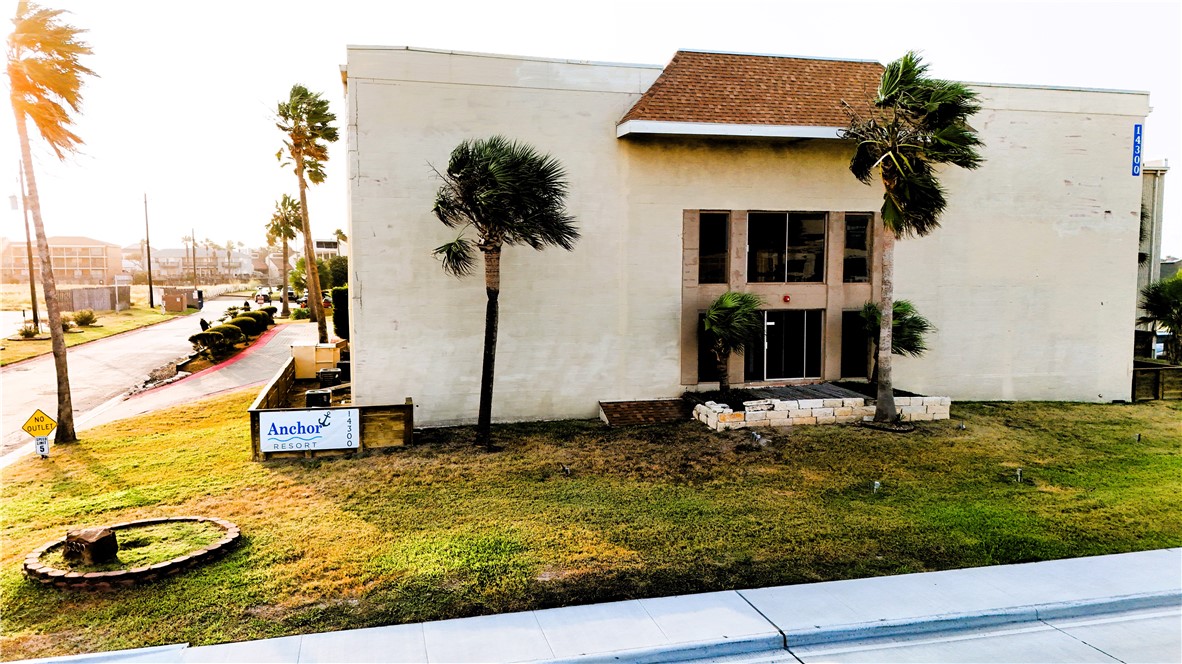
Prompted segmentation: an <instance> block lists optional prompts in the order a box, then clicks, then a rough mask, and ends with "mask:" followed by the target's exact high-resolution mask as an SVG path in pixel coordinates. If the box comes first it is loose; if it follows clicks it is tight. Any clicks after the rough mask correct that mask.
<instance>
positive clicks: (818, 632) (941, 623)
mask: <svg viewBox="0 0 1182 664" xmlns="http://www.w3.org/2000/svg"><path fill="white" fill-rule="evenodd" d="M1180 605H1182V591H1180V590H1167V591H1162V592H1153V593H1139V594H1136V595H1122V596H1118V597H1103V598H1097V599H1085V600H1075V601H1065V602H1050V603H1047V604H1033V605H1029V606H1014V607H1006V608H1000V609H992V610H984V611H970V612H967V613H950V614H942V615H935V616H923V617H919V618H908V619H904V620H884V621H880V622H872V623H855V624H852V625H837V626H833V627H828V628H823V629H815V630H807V631H804V630H797V631H790V632H785V633H784V637H785V639H786V641H787V644H788V648H789V649H791V648H794V647H801V646H814V645H822V644H829V643H839V642H843V641H859V640H862V639H878V638H884V637H898V636H916V635H922V634H930V633H933V632H959V631H965V630H973V629H983V628H988V627H996V626H998V625H1007V624H1011V623H1020V622H1035V621H1038V620H1053V619H1063V618H1079V617H1084V616H1095V615H1101V614H1106V613H1119V612H1124V611H1135V610H1139V609H1155V608H1165V607H1173V606H1180Z"/></svg>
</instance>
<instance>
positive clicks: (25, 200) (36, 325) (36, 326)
mask: <svg viewBox="0 0 1182 664" xmlns="http://www.w3.org/2000/svg"><path fill="white" fill-rule="evenodd" d="M20 175H21V210H23V211H24V215H25V251H26V253H27V255H28V259H29V300H30V301H32V303H33V331H34V332H38V333H39V332H41V314H39V313H38V312H37V285H36V282H35V281H34V280H33V238H32V236H30V235H29V197H28V196H27V195H25V164H24V162H23V161H22V162H21V164H20Z"/></svg>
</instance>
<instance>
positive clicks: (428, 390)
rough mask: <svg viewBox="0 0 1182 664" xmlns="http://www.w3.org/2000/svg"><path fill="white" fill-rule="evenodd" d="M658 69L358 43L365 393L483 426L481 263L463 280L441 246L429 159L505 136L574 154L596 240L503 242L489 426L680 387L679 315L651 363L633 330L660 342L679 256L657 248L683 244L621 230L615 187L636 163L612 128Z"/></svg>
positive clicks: (355, 142) (359, 355)
mask: <svg viewBox="0 0 1182 664" xmlns="http://www.w3.org/2000/svg"><path fill="white" fill-rule="evenodd" d="M659 73H660V68H659V67H638V66H605V65H595V64H586V63H572V62H562V61H538V60H527V59H518V58H509V57H488V56H473V55H464V54H447V53H437V52H423V51H408V50H405V49H381V48H375V49H361V48H351V49H350V50H349V63H348V96H349V123H350V137H351V142H350V146H349V149H350V161H351V164H350V166H351V174H350V177H351V179H352V186H351V196H350V205H351V230H350V232H349V237H350V238H351V240H352V243H353V246H352V250H353V258H352V261H351V262H352V263H353V265H355V266H356V268H355V273H354V276H353V278H354V281H352V282H351V284H350V297H351V303H350V304H351V307H352V309H351V313H352V315H351V318H352V324H353V330H352V332H351V339H352V344H353V348H354V352H353V355H352V357H353V358H354V359H353V362H352V370H353V386H354V387H353V394H354V397H355V400H356V401H357V402H358V403H359V404H374V403H389V402H391V401H395V402H399V403H400V402H401V401H402V399H403V398H404V397H407V396H410V397H413V398H414V400H415V402H416V403H417V404H418V405H419V408H418V409H417V410H416V417H417V421H418V422H420V423H423V424H442V423H450V422H459V421H472V420H474V419H475V416H476V410H477V404H478V402H479V388H480V366H481V353H482V348H483V333H484V309H485V301H486V298H485V292H484V279H483V270H482V269H481V270H480V271H479V273H478V274H477V275H474V276H472V277H469V278H467V279H464V280H458V279H455V278H453V277H448V276H446V275H445V274H444V273H443V271H442V269H441V268H440V265H439V263H438V262H437V261H436V260H435V258H434V257H433V256H432V254H431V251H432V249H434V248H435V247H437V246H439V245H440V244H443V243H444V242H447V241H449V240H451V239H453V238H454V237H455V231H453V230H451V229H448V228H446V227H444V226H443V225H442V224H441V223H439V221H438V220H436V219H435V217H434V216H433V215H432V214H431V206H432V203H433V201H434V196H435V192H436V190H437V189H438V187H439V181H438V179H437V178H436V177H435V175H434V174H433V172H432V170H431V167H432V166H434V167H435V168H437V169H440V170H442V169H444V168H446V166H447V160H448V156H449V154H450V152H451V150H452V148H453V147H455V145H456V144H458V143H459V142H460V141H462V140H464V139H467V138H483V137H487V136H491V135H493V134H497V133H500V134H503V135H505V136H508V137H510V138H513V139H516V140H521V141H524V142H527V143H530V144H531V145H533V146H534V147H536V148H537V149H538V150H540V151H542V152H547V153H550V154H552V155H553V156H555V157H556V158H558V159H559V160H560V161H561V162H562V163H563V164H564V165H565V167H566V169H567V173H568V177H569V181H570V183H571V189H570V196H569V198H568V203H569V207H570V209H571V211H572V212H573V213H574V214H575V216H576V217H577V218H578V223H579V226H580V230H581V232H582V235H583V237H582V239H581V240H580V241H579V242H578V244H577V245H576V248H575V250H574V251H573V252H566V251H563V250H561V249H553V248H552V249H547V250H545V251H541V252H538V251H534V250H533V249H530V248H528V247H507V248H506V249H505V251H504V253H503V257H502V265H501V298H500V302H501V314H500V316H501V317H500V328H499V334H500V336H499V342H498V348H497V367H496V369H497V371H496V382H495V398H494V409H493V413H494V419H497V420H520V419H538V418H560V417H577V416H582V417H593V416H594V415H595V413H596V407H597V403H596V399H598V398H631V397H636V396H643V395H649V394H653V393H658V394H663V395H668V394H676V392H677V380H678V372H677V369H676V363H677V354H676V340H677V328H676V320H677V317H676V315H670V316H669V322H668V325H669V330H670V332H671V334H670V338H669V340H666V341H664V342H663V343H664V345H665V346H667V347H668V348H667V349H665V350H663V351H661V352H658V353H656V355H657V356H656V357H649V358H644V359H643V360H642V358H640V357H639V356H638V355H637V354H636V353H635V352H634V347H635V344H634V339H636V338H647V339H656V338H657V337H658V336H660V335H656V334H654V333H653V332H652V331H648V330H646V327H648V326H651V325H652V324H653V321H654V319H657V318H660V317H661V316H662V313H661V312H660V308H661V307H662V306H664V307H665V308H667V309H668V310H669V311H670V312H674V314H675V312H676V311H677V302H678V295H679V292H680V291H679V288H680V281H679V274H680V250H679V249H678V250H677V251H668V252H652V251H649V250H648V249H647V247H649V246H651V245H660V244H661V243H662V242H665V243H667V244H668V243H670V242H672V243H673V244H670V246H674V245H675V244H677V242H679V241H678V240H676V239H674V240H673V241H670V240H668V239H665V238H662V237H661V235H662V233H663V229H661V228H660V227H658V226H656V225H653V226H649V227H647V228H646V227H643V226H641V227H635V228H630V227H629V225H628V224H627V223H625V220H627V219H628V214H629V213H628V210H627V208H626V205H625V199H624V197H623V196H621V195H619V193H618V192H621V191H623V190H624V189H625V188H626V183H625V176H626V168H625V164H624V163H623V162H622V161H621V160H619V159H618V158H617V153H618V152H619V150H620V149H621V146H620V144H619V141H618V140H617V139H616V137H615V123H616V120H617V119H618V118H619V117H620V116H622V115H623V114H624V112H625V111H627V110H628V108H630V107H631V105H632V104H633V103H634V102H635V101H636V99H638V98H639V96H640V94H641V93H642V92H643V91H644V90H645V89H647V87H648V86H649V85H650V84H651V82H652V81H653V80H654V79H655V78H656V77H657V75H658V74H659ZM676 223H677V224H680V216H678V217H677V219H676ZM671 228H673V229H676V228H677V226H671ZM674 232H676V231H675V230H674ZM677 246H679V245H677ZM652 275H667V276H664V277H663V278H662V277H661V276H658V277H656V278H651V277H652ZM651 302H663V303H664V304H660V305H657V306H656V308H655V309H650V308H649V307H648V306H646V304H645V303H651ZM661 355H666V356H667V357H661ZM665 365H671V366H665ZM591 395H594V396H591Z"/></svg>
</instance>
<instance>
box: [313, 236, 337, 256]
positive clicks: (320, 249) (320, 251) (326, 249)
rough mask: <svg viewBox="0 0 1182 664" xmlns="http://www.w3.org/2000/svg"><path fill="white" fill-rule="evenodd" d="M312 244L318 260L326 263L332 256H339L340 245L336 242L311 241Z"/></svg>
mask: <svg viewBox="0 0 1182 664" xmlns="http://www.w3.org/2000/svg"><path fill="white" fill-rule="evenodd" d="M312 244H313V246H314V250H315V251H316V258H317V259H318V260H323V261H326V260H328V259H330V258H332V257H333V256H340V255H341V243H340V242H339V241H337V240H335V239H334V240H313V241H312Z"/></svg>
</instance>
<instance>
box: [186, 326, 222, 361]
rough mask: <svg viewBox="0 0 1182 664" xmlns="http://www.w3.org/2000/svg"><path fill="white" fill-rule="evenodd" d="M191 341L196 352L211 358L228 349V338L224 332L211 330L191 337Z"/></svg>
mask: <svg viewBox="0 0 1182 664" xmlns="http://www.w3.org/2000/svg"><path fill="white" fill-rule="evenodd" d="M189 343H191V344H193V351H194V352H196V353H197V354H198V355H202V356H204V357H207V358H209V359H211V360H212V359H214V357H215V356H217V355H220V354H221V353H222V352H224V351H225V349H226V338H225V337H223V336H222V333H221V332H212V331H209V330H207V331H205V332H198V333H197V334H194V335H193V336H191V337H189Z"/></svg>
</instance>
